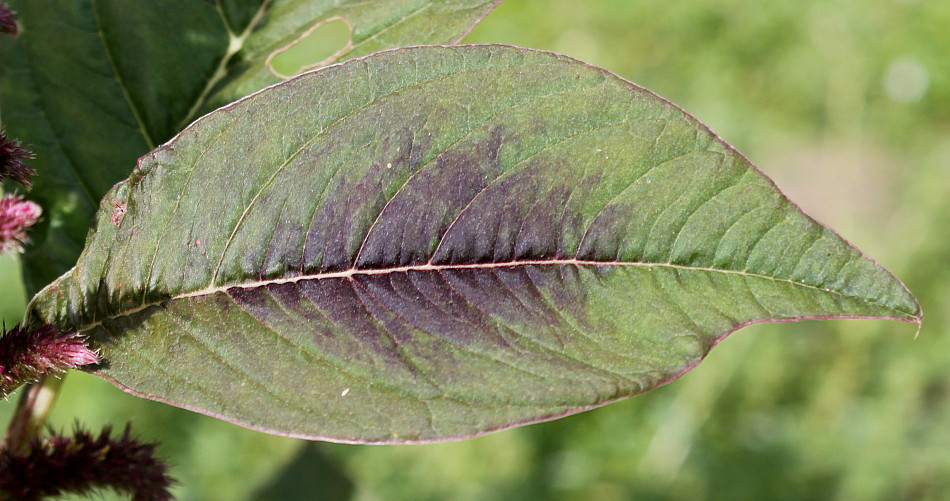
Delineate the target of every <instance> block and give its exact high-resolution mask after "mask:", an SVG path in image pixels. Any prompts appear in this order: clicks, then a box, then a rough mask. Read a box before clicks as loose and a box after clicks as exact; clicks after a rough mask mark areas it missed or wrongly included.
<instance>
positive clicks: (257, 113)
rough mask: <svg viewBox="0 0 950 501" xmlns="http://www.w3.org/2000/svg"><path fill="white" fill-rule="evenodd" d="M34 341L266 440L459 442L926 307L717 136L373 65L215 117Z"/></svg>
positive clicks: (447, 52)
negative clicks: (62, 346) (812, 323)
mask: <svg viewBox="0 0 950 501" xmlns="http://www.w3.org/2000/svg"><path fill="white" fill-rule="evenodd" d="M33 314H34V316H35V317H36V319H37V320H41V321H52V322H55V323H58V324H60V325H61V326H62V327H64V328H67V329H78V330H80V331H82V332H84V333H86V334H88V335H90V336H91V337H92V339H93V340H94V342H95V344H96V345H97V346H99V347H100V348H101V349H102V354H103V357H104V359H105V360H106V362H105V365H103V366H102V367H101V368H99V369H97V371H96V372H97V373H98V374H100V375H102V376H103V377H105V378H107V379H110V380H112V381H114V382H115V383H116V384H118V385H119V386H121V387H123V388H125V389H127V390H129V391H131V392H133V393H136V394H139V395H143V396H146V397H149V398H154V399H157V400H160V401H165V402H169V403H172V404H174V405H179V406H182V407H185V408H188V409H193V410H196V411H198V412H203V413H206V414H209V415H212V416H217V417H220V418H223V419H227V420H230V421H233V422H236V423H240V424H242V425H244V426H248V427H251V428H255V429H260V430H267V431H271V432H275V433H282V434H288V435H293V436H301V437H309V438H325V439H330V440H339V441H350V442H416V441H432V440H444V439H453V438H461V437H467V436H472V435H477V434H479V433H483V432H486V431H490V430H497V429H501V428H505V427H508V426H512V425H515V424H520V423H527V422H533V421H539V420H544V419H551V418H554V417H557V416H562V415H565V414H569V413H572V412H577V411H580V410H584V409H588V408H590V407H593V406H597V405H600V404H603V403H605V402H608V401H611V400H614V399H617V398H622V397H626V396H629V395H635V394H638V393H642V392H644V391H648V390H650V389H652V388H655V387H656V386H658V385H661V384H663V383H665V382H668V381H670V380H672V379H674V378H676V377H677V376H679V375H681V374H683V373H684V372H686V371H687V370H689V369H690V368H691V367H693V366H694V365H695V364H696V363H698V362H699V361H700V359H702V357H703V356H704V355H705V354H706V353H707V351H708V350H709V349H710V348H711V347H712V346H713V345H715V344H716V343H717V342H718V341H719V340H721V339H722V338H723V337H725V336H726V335H728V334H729V333H730V332H732V331H734V330H735V329H738V328H740V327H742V326H744V325H748V324H750V323H754V322H763V321H782V320H801V319H806V318H839V317H860V318H890V319H896V320H906V321H916V320H918V319H919V317H920V310H919V306H918V305H917V303H916V301H915V299H914V298H913V296H912V295H911V294H910V293H909V292H908V291H907V290H906V289H905V288H904V287H903V285H902V284H901V283H900V282H899V281H898V280H897V279H895V278H894V277H893V276H892V275H890V273H888V272H887V271H886V270H884V269H883V268H881V267H880V266H879V265H877V264H876V263H874V262H873V261H871V260H870V259H868V258H866V257H865V256H863V255H862V254H861V253H860V252H859V251H858V250H857V249H855V248H854V247H852V246H851V245H849V244H848V243H847V242H845V241H844V240H842V239H841V238H840V237H838V236H837V235H836V234H835V233H834V232H832V231H831V230H829V229H828V228H826V227H824V226H822V225H820V224H818V223H816V222H815V221H813V220H811V219H810V218H808V217H807V216H805V215H804V214H802V213H801V212H800V211H799V210H798V208H797V207H796V206H795V205H793V204H792V203H791V202H790V201H789V200H788V199H786V198H785V196H784V195H782V193H781V192H780V191H779V190H778V189H777V188H776V187H775V186H774V185H773V184H772V182H771V181H770V180H769V179H768V178H767V177H765V176H764V175H763V174H762V173H761V172H759V171H758V170H757V169H756V168H755V167H754V166H752V165H751V164H750V163H749V162H748V161H747V160H746V159H745V158H744V157H743V156H742V155H740V154H739V153H737V152H736V151H735V150H733V149H732V148H731V147H729V146H728V145H727V144H725V143H724V142H723V141H722V140H720V139H719V138H718V137H717V136H716V135H715V134H713V133H712V132H710V131H709V130H708V129H706V127H704V126H703V125H702V124H700V123H699V122H697V121H696V120H695V119H694V118H692V117H691V116H689V115H687V114H686V113H684V112H683V111H682V110H680V109H679V108H677V107H675V106H673V105H672V104H670V103H668V102H667V101H665V100H663V99H661V98H659V97H657V96H655V95H654V94H652V93H650V92H648V91H646V90H644V89H642V88H639V87H637V86H635V85H633V84H630V83H629V82H626V81H624V80H622V79H620V78H618V77H616V76H614V75H612V74H610V73H607V72H606V71H603V70H600V69H598V68H594V67H591V66H588V65H586V64H584V63H580V62H578V61H575V60H572V59H570V58H567V57H563V56H558V55H554V54H550V53H545V52H537V51H531V50H526V49H517V48H512V47H506V46H459V47H420V48H407V49H398V50H394V51H389V52H382V53H379V54H376V55H373V56H369V57H367V58H365V59H361V60H354V61H351V62H348V63H344V64H342V65H337V66H332V67H329V68H325V69H323V70H319V71H316V72H312V73H308V74H305V75H302V76H300V77H298V78H295V79H293V80H291V81H288V82H287V83H284V84H281V85H277V86H274V87H271V88H269V89H267V90H265V91H262V92H260V93H257V94H255V95H253V96H250V97H248V98H247V99H244V100H242V101H240V102H238V103H236V104H234V105H231V106H228V107H226V108H223V109H221V110H219V111H216V112H214V113H211V114H210V115H208V116H206V117H204V118H203V119H202V120H200V121H198V122H196V123H195V124H194V125H192V126H191V127H189V128H188V129H186V130H185V131H184V132H182V133H181V134H180V135H179V136H177V137H176V138H175V139H174V140H172V141H171V142H169V143H168V144H166V145H164V146H162V147H160V148H158V149H156V150H155V151H153V152H152V153H150V154H149V155H147V156H146V157H144V158H142V159H141V160H140V162H139V164H138V166H137V168H136V170H135V172H134V173H133V175H132V176H131V178H130V179H129V180H128V182H124V183H120V184H118V185H117V186H116V187H115V188H114V189H113V190H112V191H111V192H110V193H109V194H108V195H107V196H106V198H105V199H104V201H103V203H102V207H101V208H100V211H99V214H98V219H97V223H96V226H95V230H94V232H93V233H92V234H91V235H90V239H89V241H88V244H87V246H86V250H85V251H84V254H83V256H82V257H81V259H80V261H79V263H78V265H77V266H76V268H74V269H73V270H72V271H71V272H69V273H68V274H66V275H64V276H63V277H62V278H61V279H59V280H58V281H57V282H56V283H54V284H52V285H51V286H50V287H48V288H47V289H45V290H44V291H42V292H41V293H40V294H39V295H38V296H37V297H36V300H35V304H34V310H33Z"/></svg>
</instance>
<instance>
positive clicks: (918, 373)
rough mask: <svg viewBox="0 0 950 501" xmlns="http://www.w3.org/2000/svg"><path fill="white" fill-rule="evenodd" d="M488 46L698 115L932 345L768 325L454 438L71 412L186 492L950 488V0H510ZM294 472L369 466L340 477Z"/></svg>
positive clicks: (129, 400)
mask: <svg viewBox="0 0 950 501" xmlns="http://www.w3.org/2000/svg"><path fill="white" fill-rule="evenodd" d="M466 41H468V42H504V43H511V44H515V45H522V46H529V47H535V48H541V49H549V50H554V51H557V52H563V53H567V54H570V55H572V56H575V57H578V58H580V59H584V60H587V61H589V62H592V63H594V64H598V65H601V66H604V67H606V68H608V69H610V70H611V71H614V72H616V73H619V74H620V75H622V76H624V77H626V78H629V79H631V80H633V81H634V82H637V83H639V84H641V85H644V86H646V87H648V88H650V89H652V90H654V91H655V92H657V93H659V94H660V95H662V96H664V97H667V98H669V99H671V100H672V101H673V102H675V103H677V104H679V105H681V106H683V107H684V108H685V109H687V110H689V111H690V112H691V113H693V114H694V115H696V116H697V117H698V118H699V119H700V120H703V121H704V122H706V123H707V124H709V125H710V126H711V127H712V128H713V130H716V131H717V132H718V133H719V134H721V135H722V136H723V137H724V138H726V140H728V141H729V142H730V143H732V144H734V145H735V146H736V147H737V148H739V149H740V150H741V151H743V152H744V153H746V154H747V155H749V157H750V158H751V159H752V161H753V162H755V163H757V164H758V165H760V166H761V167H762V168H763V170H765V171H766V172H767V173H768V174H770V175H771V176H772V177H773V178H774V179H775V180H776V181H777V182H778V184H779V186H781V187H782V188H783V189H784V190H785V191H786V193H787V194H788V195H789V196H790V197H791V198H792V199H793V200H796V201H798V202H800V203H801V205H802V206H803V208H804V210H805V211H806V212H808V213H809V214H811V215H812V216H814V217H816V218H818V219H819V220H821V221H822V222H825V223H828V224H829V225H830V226H832V227H834V228H836V229H837V230H839V231H840V232H841V234H842V235H843V236H844V237H845V238H847V239H849V240H851V241H852V242H853V243H855V244H856V245H858V246H860V247H861V248H862V249H864V250H865V251H867V252H868V253H869V254H870V255H872V256H874V257H875V258H877V259H879V260H880V261H881V263H882V264H883V265H884V266H886V267H888V268H889V269H891V270H892V271H894V272H895V273H896V274H897V275H898V276H900V277H903V278H905V279H906V280H907V285H908V286H909V288H910V289H911V290H912V291H914V293H915V294H916V295H917V297H918V298H919V299H920V300H921V303H922V304H923V307H924V310H925V312H926V317H925V320H924V327H923V330H922V331H921V333H920V336H919V338H918V339H916V340H914V339H913V337H914V328H913V326H911V325H902V324H897V323H893V322H873V321H841V322H838V321H835V322H812V323H802V324H784V325H758V326H753V327H750V328H747V329H744V330H742V331H740V332H739V333H737V334H736V335H735V336H734V337H733V338H730V339H728V340H726V341H725V342H724V343H723V345H722V346H720V347H719V348H718V349H717V350H714V351H713V352H712V354H711V355H710V357H709V358H708V359H707V360H706V362H704V363H703V364H702V365H700V367H699V368H697V369H696V370H694V371H693V372H691V373H690V374H688V375H686V376H685V377H684V378H682V379H680V380H679V381H676V382H675V383H673V384H671V385H670V386H667V387H665V388H662V389H660V390H657V391H654V392H652V393H650V394H649V395H645V396H642V397H637V398H634V399H630V400H627V401H624V402H620V403H616V404H612V405H610V406H607V407H605V408H601V409H598V410H595V411H592V412H588V413H584V414H581V415H577V416H574V417H570V418H566V419H562V420H559V421H555V422H552V423H547V424H542V425H535V426H530V427H524V428H518V429H514V430H510V431H506V432H502V433H497V434H493V435H489V436H487V437H483V438H479V439H475V440H470V441H465V442H458V443H450V444H439V445H430V446H401V447H388V446H387V447H357V446H343V445H333V444H316V445H308V444H306V443H303V442H298V441H294V440H291V439H284V438H279V437H270V436H266V435H263V434H259V433H255V432H251V431H248V430H243V429H240V428H237V427H235V426H232V425H228V424H226V423H222V422H218V421H215V420H212V419H210V418H205V417H201V416H197V415H193V414H190V413H188V412H185V411H181V410H178V409H173V408H170V407H167V406H162V405H160V404H156V403H153V402H146V401H143V400H139V399H136V398H134V397H131V396H128V395H125V394H122V393H121V392H119V391H118V390H115V389H114V388H112V387H111V386H110V385H109V384H108V383H105V382H102V381H100V380H97V379H95V378H92V377H89V376H83V375H72V376H70V378H69V379H68V380H67V382H66V385H65V387H64V390H63V395H62V397H61V398H62V399H61V400H60V402H59V404H58V405H57V408H56V410H55V411H54V416H53V418H54V419H53V420H54V424H55V425H56V426H60V427H62V426H66V425H69V424H70V423H71V422H72V420H74V419H76V418H79V419H81V420H82V421H83V422H84V423H85V424H86V425H87V426H89V427H93V428H95V427H97V426H99V425H100V424H102V423H104V422H109V421H111V422H114V423H116V424H118V425H121V424H122V423H123V422H124V421H125V420H126V419H128V418H131V419H133V422H134V425H135V428H136V429H137V430H139V431H140V432H141V433H142V434H143V438H145V439H147V440H155V439H161V440H162V441H163V443H164V444H165V445H164V447H163V448H162V449H161V452H162V453H163V454H164V455H165V456H166V457H167V459H168V461H169V462H170V463H172V464H174V465H175V466H176V468H175V469H174V474H176V475H177V476H178V478H179V479H180V480H181V483H180V484H179V486H178V487H177V491H176V492H177V494H178V495H179V497H180V499H182V500H198V499H209V500H215V499H221V500H224V499H228V500H241V499H249V500H251V499H254V500H257V499H260V500H264V499H274V498H275V497H279V498H280V499H293V498H292V497H289V495H287V494H286V492H287V491H286V490H278V488H277V485H275V482H277V483H278V484H279V483H280V482H282V481H286V482H289V480H287V479H289V478H294V479H296V482H298V485H300V486H301V487H300V488H298V489H296V491H297V493H298V494H299V499H359V500H383V499H384V500H390V499H395V500H403V499H405V500H410V499H412V500H426V499H431V500H442V499H448V500H494V499H497V500H502V499H505V500H507V499H539V500H540V499H554V500H598V501H599V500H613V499H616V500H620V499H648V500H654V499H655V500H664V499H684V498H685V499H695V500H712V499H731V500H734V499H739V500H741V499H777V500H783V499H788V500H793V499H810V500H813V499H841V500H850V499H914V500H916V499H934V500H939V499H947V498H948V497H950V335H948V334H950V245H948V242H950V230H948V229H947V228H950V69H948V66H947V64H946V62H947V61H950V3H948V2H945V1H941V0H878V1H874V2H867V1H862V0H840V1H833V2H829V1H827V0H802V1H800V2H752V1H737V0H731V1H730V0H727V1H712V0H681V1H678V2H648V1H644V0H589V1H583V2H582V1H579V0H571V1H568V0H508V1H507V2H506V3H503V4H502V5H501V6H500V7H498V8H497V9H496V10H495V12H493V13H492V14H490V15H489V16H488V18H486V20H485V21H484V22H483V24H482V25H480V26H479V27H478V28H476V30H475V32H473V33H472V35H471V36H469V38H468V39H466ZM41 174H42V173H41ZM4 272H5V271H4ZM2 283H4V284H9V282H7V281H4V282H2ZM4 287H5V290H4V294H3V296H2V300H7V299H8V298H12V299H11V300H13V301H19V300H20V298H19V297H18V296H17V292H16V291H14V292H13V293H12V294H9V295H8V294H7V290H9V289H6V287H8V286H7V285H5V286H4ZM14 308H15V306H14ZM14 319H15V315H14ZM9 321H10V319H9V318H8V322H9ZM10 407H11V406H10V405H3V406H0V414H3V413H5V412H8V409H9V408H10ZM320 453H322V454H320ZM298 454H299V456H298ZM295 458H301V460H300V461H297V462H294V459H295ZM327 461H329V463H327ZM288 464H289V465H290V466H291V467H292V468H291V469H289V470H287V471H289V472H293V473H297V472H301V471H309V470H308V468H309V469H316V470H319V471H320V474H321V475H327V473H328V472H329V473H331V474H332V473H339V474H340V475H346V476H347V477H348V478H342V479H341V478H339V476H337V477H334V479H332V480H328V481H327V482H329V483H328V484H323V485H326V486H328V487H323V488H321V487H316V486H314V485H313V484H307V479H306V478H303V476H302V475H299V474H298V475H296V476H295V475H289V474H288V475H285V474H284V467H285V465H288ZM313 475H316V473H314V474H313ZM285 485H286V484H285ZM278 492H280V493H281V494H279V495H278V494H275V493H278ZM106 498H109V497H108V496H106ZM110 499H111V498H110Z"/></svg>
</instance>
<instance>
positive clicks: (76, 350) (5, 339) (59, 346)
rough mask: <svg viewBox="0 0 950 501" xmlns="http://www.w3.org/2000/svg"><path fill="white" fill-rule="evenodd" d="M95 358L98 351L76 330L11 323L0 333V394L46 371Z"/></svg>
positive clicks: (94, 361)
mask: <svg viewBox="0 0 950 501" xmlns="http://www.w3.org/2000/svg"><path fill="white" fill-rule="evenodd" d="M98 362H99V355H98V354H97V353H96V352H95V351H94V350H92V349H90V348H89V347H88V346H86V341H85V338H83V337H82V336H80V335H79V334H76V333H67V334H64V333H62V332H60V331H59V330H58V329H56V328H55V327H53V326H52V325H44V326H41V327H39V328H36V329H29V328H25V327H20V326H19V325H17V326H14V327H13V328H12V329H10V330H8V331H6V332H4V334H3V336H2V337H0V396H3V395H7V394H9V393H10V392H12V391H13V390H15V389H17V388H18V387H20V385H22V384H24V383H29V382H33V381H37V380H38V379H39V378H40V377H42V376H45V375H47V374H54V373H61V372H65V371H66V370H67V369H75V368H77V367H82V366H84V365H89V364H95V363H98Z"/></svg>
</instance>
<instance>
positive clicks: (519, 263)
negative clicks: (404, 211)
mask: <svg viewBox="0 0 950 501" xmlns="http://www.w3.org/2000/svg"><path fill="white" fill-rule="evenodd" d="M527 266H576V267H588V266H592V267H615V266H619V267H623V266H631V267H639V268H648V269H650V268H665V269H674V270H682V271H698V272H706V273H722V274H726V275H738V276H742V277H747V278H755V279H761V280H769V281H773V282H782V283H787V284H791V285H794V286H798V287H803V288H806V289H811V290H815V291H820V292H824V293H828V294H834V295H837V296H840V297H843V298H848V299H857V300H860V301H864V302H866V303H868V304H872V305H874V306H878V307H881V308H883V309H885V310H889V311H891V312H894V313H896V315H894V316H883V315H882V316H867V317H863V316H862V317H860V318H880V319H884V320H900V321H907V322H911V321H915V320H914V314H913V313H910V312H905V311H902V310H899V309H897V308H895V307H893V306H889V305H886V304H884V303H881V302H878V301H874V300H872V299H869V298H866V297H861V296H855V295H851V294H846V293H844V292H842V291H839V290H834V289H828V288H824V287H819V286H816V285H811V284H806V283H804V282H798V281H795V280H792V279H788V278H778V277H772V276H768V275H762V274H758V273H751V272H748V271H741V270H728V269H719V268H708V267H702V266H687V265H679V264H672V263H645V262H629V261H592V260H583V259H535V260H515V261H506V262H502V263H469V264H433V263H431V262H428V263H425V264H414V265H405V266H394V267H390V268H365V269H363V268H350V269H347V270H343V271H334V272H323V273H313V274H307V275H296V276H293V277H286V278H272V279H267V280H256V281H253V282H245V283H237V284H227V285H220V286H217V287H206V288H203V289H197V290H194V291H190V292H184V293H179V294H174V295H171V296H168V297H166V298H163V299H161V300H159V301H151V302H148V303H142V304H140V305H139V306H137V307H135V308H131V309H128V310H125V311H122V312H119V313H117V314H115V315H110V316H108V317H105V318H103V319H102V320H99V321H97V322H94V323H91V324H88V325H86V326H83V327H82V328H81V329H78V331H77V332H80V333H82V332H86V331H89V330H92V329H94V328H96V327H98V326H99V325H101V324H102V323H103V322H104V321H106V320H114V319H116V318H121V317H125V316H130V315H134V314H135V313H138V312H140V311H142V310H146V309H148V308H151V307H153V306H159V305H161V304H162V303H164V302H165V301H175V300H178V299H188V298H194V297H202V296H210V295H212V294H216V293H219V292H226V291H228V290H231V289H255V288H258V287H265V286H268V285H280V284H288V283H296V282H302V281H307V280H327V279H344V278H345V279H353V277H356V276H374V275H391V274H395V273H408V272H410V271H420V272H426V271H429V272H443V271H455V270H479V269H481V270H494V269H505V268H519V267H527ZM805 318H812V317H809V316H805V317H802V319H805ZM849 318H852V317H849Z"/></svg>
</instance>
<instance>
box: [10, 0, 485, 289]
mask: <svg viewBox="0 0 950 501" xmlns="http://www.w3.org/2000/svg"><path fill="white" fill-rule="evenodd" d="M499 1H500V0H417V1H411V2H407V1H405V0H375V1H370V2H365V1H361V2H354V1H345V2H334V1H330V0H225V1H217V2H215V1H207V0H204V1H195V0H143V1H136V2H127V1H125V0H87V1H82V2H75V1H70V0H30V1H11V2H8V3H9V4H10V7H11V8H12V9H13V10H15V11H17V12H18V20H19V23H20V25H21V27H22V28H23V33H22V34H21V36H19V37H17V38H13V37H2V38H0V61H2V62H3V64H0V109H2V112H3V117H2V118H3V125H4V127H6V128H7V129H8V131H9V133H10V134H11V136H13V137H17V138H20V139H21V140H22V141H23V142H25V143H26V144H29V145H31V146H32V148H33V150H34V151H35V152H36V153H37V158H36V160H35V161H34V162H33V164H34V165H35V167H36V168H37V171H38V173H39V175H38V176H37V178H36V183H35V188H34V190H33V192H32V194H31V198H33V199H34V200H36V201H37V202H38V203H40V204H41V205H42V206H43V208H44V214H45V219H44V221H43V222H41V224H40V225H39V226H37V227H36V228H35V230H34V231H33V232H32V235H33V237H32V239H33V245H32V246H30V247H29V248H28V249H27V252H26V254H25V255H24V256H23V267H24V278H25V280H26V282H27V289H28V290H29V291H30V292H35V291H36V290H38V289H39V288H41V287H42V286H44V285H46V284H48V283H49V282H51V281H53V280H54V279H56V277H58V276H59V275H61V274H62V273H63V272H65V271H66V270H67V269H69V268H70V267H72V266H73V265H74V264H75V262H76V258H77V257H78V255H79V252H80V250H81V249H82V243H83V241H84V239H85V236H86V233H87V231H88V226H89V222H90V221H91V219H92V218H93V215H94V213H95V207H96V204H97V203H98V201H99V200H100V199H101V197H102V196H103V195H104V194H105V193H106V191H108V189H109V188H110V187H111V186H112V185H113V184H115V183H116V182H117V181H119V180H121V179H124V178H126V177H128V175H129V169H130V166H131V165H132V164H133V163H134V161H135V159H136V158H138V157H140V156H142V155H144V154H145V153H147V152H148V151H149V150H151V149H153V148H154V147H155V146H156V145H158V144H161V143H162V142H165V141H167V140H168V139H170V138H171V137H172V136H173V135H174V134H176V133H177V132H179V131H180V130H181V129H182V128H184V127H185V126H186V125H187V124H188V123H189V122H191V121H192V120H194V119H195V118H197V117H198V116H199V115H200V114H201V113H204V112H206V111H210V110H211V109H213V108H215V107H218V106H220V105H222V104H226V103H227V102H230V101H231V100H234V99H238V98H241V97H244V96H245V95H247V94H249V93H251V92H255V91H257V90H260V89H261V88H263V87H264V86H266V85H270V84H272V83H276V82H278V81H280V80H281V78H280V77H278V76H277V75H276V74H274V73H272V72H270V71H269V70H266V68H265V67H266V61H267V60H268V58H269V57H270V55H271V54H272V53H273V52H274V51H276V50H278V49H280V48H282V47H284V46H287V45H288V44H291V43H292V42H293V41H294V40H295V39H297V38H298V37H300V36H301V35H303V34H304V33H305V32H306V31H307V30H308V29H310V28H311V27H312V26H314V25H317V24H319V23H320V22H322V21H324V20H326V19H330V18H334V17H345V18H346V19H347V21H348V22H349V23H350V24H351V26H353V30H354V32H353V37H354V42H353V44H351V45H352V46H350V47H349V48H348V49H347V50H344V51H341V52H339V53H338V54H337V55H336V59H340V58H346V57H352V56H353V55H363V54H366V53H368V52H367V51H374V50H379V49H382V48H392V47H398V46H402V45H417V44H426V43H450V42H453V41H455V40H457V39H459V38H461V37H462V36H464V34H465V33H467V32H468V30H470V29H471V27H472V26H473V25H474V24H475V23H477V22H478V21H479V20H480V19H481V18H482V17H484V16H485V15H486V14H487V13H488V11H490V10H491V8H493V7H494V6H495V5H496V4H497V3H498V2H499ZM420 23H421V24H420ZM423 26H424V27H425V29H423V28H422V27H423Z"/></svg>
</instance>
